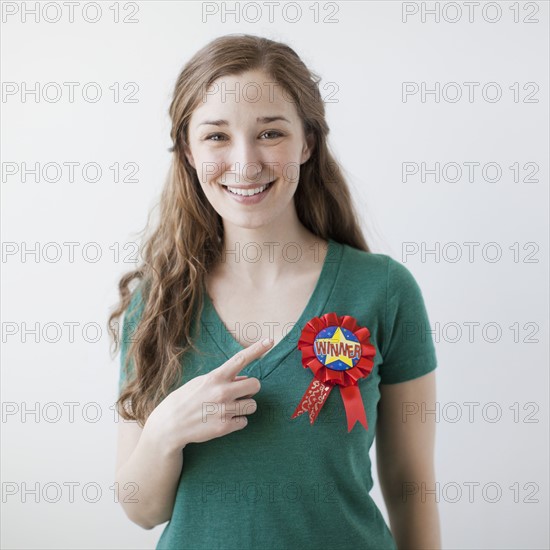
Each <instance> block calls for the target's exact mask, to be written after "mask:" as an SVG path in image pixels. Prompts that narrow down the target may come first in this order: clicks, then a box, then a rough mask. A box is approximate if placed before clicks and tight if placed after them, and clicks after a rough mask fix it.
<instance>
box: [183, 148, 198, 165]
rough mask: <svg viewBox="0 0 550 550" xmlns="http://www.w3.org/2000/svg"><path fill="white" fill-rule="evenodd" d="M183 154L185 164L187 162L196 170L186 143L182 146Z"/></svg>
mask: <svg viewBox="0 0 550 550" xmlns="http://www.w3.org/2000/svg"><path fill="white" fill-rule="evenodd" d="M183 152H184V154H185V158H186V159H187V162H189V164H190V165H191V166H192V167H193V168H194V169H195V170H196V169H197V167H196V166H195V161H194V160H193V155H192V154H191V149H190V148H189V145H187V143H185V144H184V145H183Z"/></svg>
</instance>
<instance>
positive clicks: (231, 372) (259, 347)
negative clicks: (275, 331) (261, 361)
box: [212, 338, 273, 380]
mask: <svg viewBox="0 0 550 550" xmlns="http://www.w3.org/2000/svg"><path fill="white" fill-rule="evenodd" d="M272 345H273V340H272V339H271V338H266V339H265V340H262V341H258V342H255V343H254V344H252V345H251V346H249V347H247V348H245V349H243V350H241V351H239V352H238V353H236V354H235V355H234V356H233V357H231V358H230V359H228V360H227V361H226V362H225V363H222V364H221V365H220V366H219V367H218V368H217V369H214V370H213V371H212V372H215V373H217V374H219V375H221V376H222V377H223V378H225V379H228V380H233V379H234V378H235V376H237V375H238V374H239V372H241V371H242V370H243V369H244V367H246V365H248V364H249V363H250V362H252V361H254V359H257V358H258V357H260V356H261V355H262V354H263V353H264V352H265V351H266V350H267V349H269V348H270V347H271V346H272Z"/></svg>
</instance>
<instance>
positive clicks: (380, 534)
mask: <svg viewBox="0 0 550 550" xmlns="http://www.w3.org/2000/svg"><path fill="white" fill-rule="evenodd" d="M142 308H143V303H142V302H141V301H140V293H139V291H137V292H135V293H134V296H133V297H132V302H131V304H130V306H129V308H128V310H127V314H126V315H125V317H124V322H123V335H122V343H121V361H122V362H123V361H124V358H125V354H126V349H127V346H128V343H129V341H130V338H131V332H132V328H131V327H135V326H136V323H137V322H138V321H139V317H140V315H141V311H142ZM130 312H131V314H130ZM331 312H333V313H336V315H338V316H344V315H348V316H352V317H353V318H354V319H355V320H356V322H357V325H358V326H359V327H366V328H368V330H369V332H370V337H369V339H370V343H371V344H372V345H373V346H374V348H375V355H374V358H373V361H374V364H373V367H372V370H371V372H370V373H369V374H368V376H366V377H364V378H361V379H359V380H358V382H357V385H358V389H359V391H360V394H361V398H362V402H363V405H364V409H365V413H366V420H367V424H368V429H365V428H364V426H363V425H362V424H361V423H360V422H356V423H355V425H354V426H353V428H352V429H351V431H349V432H348V425H347V419H346V409H345V408H344V403H343V397H342V395H341V393H340V388H339V386H335V387H334V388H333V389H332V390H331V392H330V393H329V395H328V397H327V398H326V401H325V402H324V404H323V406H322V408H321V409H320V411H319V413H318V416H317V418H316V419H315V422H314V423H313V424H311V423H310V419H309V416H308V414H307V413H305V414H301V415H300V416H297V417H295V418H292V416H293V413H294V411H295V409H296V407H297V405H298V404H299V403H300V401H301V400H302V397H303V395H304V393H305V392H306V390H307V388H308V386H309V384H310V382H311V381H312V379H313V374H312V371H311V370H310V369H309V368H307V369H306V368H304V367H303V365H302V353H301V351H300V349H299V348H298V341H299V339H300V335H301V333H302V329H303V328H304V327H305V326H306V325H307V323H308V321H309V320H311V319H312V318H314V317H321V316H323V315H324V314H325V313H331ZM244 323H245V321H244V320H243V324H244ZM230 328H231V327H226V326H225V325H224V323H223V322H222V320H221V319H220V317H219V315H218V313H217V312H216V309H215V308H214V305H213V303H212V301H211V299H210V298H209V296H208V294H206V293H205V299H204V306H203V308H202V312H201V321H200V333H199V334H198V335H195V336H194V338H195V343H196V345H197V347H198V349H199V353H196V352H191V351H190V352H187V353H186V354H184V356H183V359H182V362H183V378H182V381H181V383H182V384H185V383H186V382H188V381H189V380H191V379H192V378H194V377H196V376H199V375H201V374H205V373H207V372H209V371H211V370H212V369H215V368H217V367H218V366H220V365H221V364H222V363H224V362H225V361H227V360H228V359H229V358H231V357H232V356H233V355H235V353H237V352H239V351H241V350H242V349H243V347H242V346H241V345H240V344H239V343H238V341H237V340H236V339H235V338H234V337H233V335H232V334H231V331H230V330H229V329H230ZM289 328H290V327H289ZM121 364H123V363H121ZM436 366H437V359H436V353H435V347H434V343H433V339H432V335H431V332H430V324H429V319H428V315H427V311H426V307H425V303H424V299H423V296H422V292H421V290H420V288H419V286H418V284H417V282H416V280H415V279H414V277H413V275H412V274H411V272H410V271H409V270H408V268H406V267H405V266H404V265H403V264H401V263H399V262H398V261H396V260H394V259H392V258H391V257H390V256H388V255H385V254H376V253H372V252H364V251H362V250H358V249H356V248H353V247H351V246H349V245H346V244H341V243H338V242H336V241H334V240H332V239H329V240H328V250H327V255H326V257H325V260H324V263H323V266H322V270H321V274H320V276H319V279H318V281H317V284H316V286H315V289H314V291H313V294H312V295H311V297H310V300H309V302H308V304H307V306H306V308H305V310H304V311H303V312H302V314H301V316H300V318H299V320H298V321H297V322H296V323H295V324H294V325H293V326H292V328H291V329H290V330H289V331H288V332H287V333H286V336H285V337H284V338H283V339H282V340H281V341H280V342H278V343H277V345H275V346H274V347H273V348H272V349H271V350H270V351H269V352H268V353H266V354H265V355H264V356H262V357H260V358H259V359H256V360H254V361H253V362H251V363H250V364H248V365H247V366H246V367H245V368H243V370H242V371H241V372H240V374H243V375H248V376H251V377H256V378H258V379H259V380H260V382H261V389H260V391H259V392H258V393H257V394H255V395H254V396H253V399H254V400H255V401H256V403H257V410H256V411H255V412H254V413H252V414H249V415H247V418H248V425H247V426H246V427H245V428H244V429H242V430H237V431H235V432H232V433H230V434H227V435H225V436H222V437H218V438H214V439H211V440H209V441H206V442H202V443H189V444H187V445H186V447H185V448H184V449H183V451H182V452H183V454H184V461H183V468H182V472H181V475H180V477H179V480H178V486H177V493H176V497H175V502H174V508H173V513H172V517H171V519H170V521H169V522H168V523H167V524H166V526H165V528H164V531H163V532H162V534H161V537H160V540H159V541H158V545H157V549H170V550H176V549H178V550H181V549H194V550H203V549H204V550H214V549H228V550H229V549H236V550H237V549H238V550H246V549H260V548H261V549H277V550H285V549H289V550H290V549H292V550H293V549H295V548H299V549H301V550H308V549H318V548H327V549H349V550H352V549H358V548H361V549H362V550H369V549H372V550H386V549H387V550H394V549H396V544H395V541H394V538H393V536H392V534H391V532H390V530H389V528H388V525H387V524H386V522H385V520H384V518H383V516H382V514H381V512H380V510H379V508H378V507H377V506H376V504H375V502H374V501H373V499H372V498H371V496H370V491H371V489H372V487H373V479H372V473H371V461H370V456H369V451H370V448H371V446H372V443H373V441H374V436H375V430H376V419H377V405H378V401H379V399H380V390H379V384H395V383H399V382H406V381H407V380H412V379H414V378H418V377H420V376H423V375H425V374H427V373H429V372H431V371H433V370H434V369H435V368H436ZM124 379H125V375H124V372H123V370H122V368H121V371H120V381H119V390H120V388H121V387H122V384H123V382H124Z"/></svg>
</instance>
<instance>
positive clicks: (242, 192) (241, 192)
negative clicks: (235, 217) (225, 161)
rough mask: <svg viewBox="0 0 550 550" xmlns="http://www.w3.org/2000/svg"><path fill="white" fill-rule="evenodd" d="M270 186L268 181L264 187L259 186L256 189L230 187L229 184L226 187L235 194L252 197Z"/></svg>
mask: <svg viewBox="0 0 550 550" xmlns="http://www.w3.org/2000/svg"><path fill="white" fill-rule="evenodd" d="M268 186H269V183H266V184H265V185H263V186H262V187H257V188H256V189H237V188H235V187H228V186H226V187H227V189H228V190H229V191H230V192H231V193H233V194H234V195H241V196H242V197H251V196H252V195H257V194H258V193H261V192H262V191H265V190H266V189H267V187H268Z"/></svg>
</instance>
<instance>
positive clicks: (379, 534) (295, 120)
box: [109, 35, 440, 550]
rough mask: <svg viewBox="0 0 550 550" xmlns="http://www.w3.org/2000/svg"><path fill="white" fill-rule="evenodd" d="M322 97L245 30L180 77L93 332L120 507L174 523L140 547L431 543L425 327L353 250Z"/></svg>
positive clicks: (400, 283) (397, 267)
mask: <svg viewBox="0 0 550 550" xmlns="http://www.w3.org/2000/svg"><path fill="white" fill-rule="evenodd" d="M318 82H319V79H318V77H317V76H316V75H315V74H314V73H312V72H310V71H309V70H308V69H307V67H306V66H305V65H304V64H303V62H302V61H301V60H300V58H299V57H298V55H297V54H296V53H295V52H294V51H293V50H292V49H291V48H289V47H288V46H286V45H284V44H281V43H278V42H274V41H271V40H268V39H265V38H260V37H256V36H251V35H228V36H223V37H221V38H218V39H216V40H214V41H212V42H211V43H209V44H208V45H207V46H205V47H204V48H203V49H201V50H200V51H199V52H198V53H196V54H195V56H194V57H193V58H192V59H191V60H190V61H189V62H188V63H187V65H186V66H185V67H184V69H183V71H182V72H181V74H180V75H179V78H178V80H177V83H176V87H175V91H174V96H173V100H172V103H171V106H170V116H171V119H172V131H171V137H172V140H173V148H172V152H173V162H172V166H171V171H170V175H169V178H168V181H167V184H166V187H165V189H164V191H163V193H162V197H161V202H160V206H161V212H160V214H161V219H160V223H159V224H158V227H157V228H156V229H155V231H154V232H153V233H152V235H151V236H150V237H148V239H147V241H146V243H145V246H144V249H143V250H144V253H143V264H142V265H141V266H140V267H139V268H138V269H136V270H135V271H132V272H131V273H128V274H127V275H125V276H124V277H123V278H122V279H121V281H120V284H119V288H120V295H121V303H120V305H119V307H118V308H117V309H116V310H115V311H113V313H112V314H111V316H110V319H109V325H110V326H112V327H113V328H112V334H113V336H114V338H115V341H116V342H118V336H117V332H116V331H115V330H114V324H113V325H112V321H113V320H115V319H117V318H119V317H120V316H121V315H122V314H123V313H125V315H124V322H123V329H122V340H121V378H120V396H119V399H118V401H117V405H118V406H119V410H120V414H121V415H122V417H123V418H124V419H126V420H130V421H131V422H120V423H119V440H118V454H117V464H116V481H117V482H118V487H119V491H120V493H119V499H120V502H121V504H122V506H123V508H124V510H125V512H126V513H127V515H128V517H129V518H130V519H131V520H132V521H134V522H135V523H137V524H138V525H140V526H142V527H143V528H145V529H151V528H152V527H154V526H156V525H159V524H161V523H164V522H166V521H169V523H168V524H167V526H166V527H165V529H164V531H163V533H162V536H161V538H160V540H159V543H158V546H157V548H170V549H176V548H177V549H182V548H193V549H202V548H204V549H209V550H210V549H213V548H238V549H240V550H244V549H248V548H250V549H252V548H262V549H268V548H277V549H286V548H301V549H309V548H342V549H348V548H363V549H367V548H368V549H377V550H381V549H394V548H400V549H403V548H407V549H408V548H439V545H440V538H439V537H440V535H439V520H438V512H437V508H436V504H435V498H434V495H433V494H431V493H430V492H429V491H433V490H434V488H435V477H434V465H433V452H434V432H435V426H434V423H433V420H432V419H433V416H431V415H429V414H428V415H425V414H420V412H419V411H421V410H422V411H423V410H425V409H430V408H431V409H433V407H434V402H435V378H434V377H435V372H434V370H435V368H436V363H437V362H436V355H435V350H434V345H433V342H432V339H431V335H430V333H429V332H428V330H429V327H428V324H429V323H428V316H427V312H426V309H425V306H424V301H423V297H422V293H421V291H420V289H419V287H418V285H417V283H416V281H415V279H414V278H413V276H412V275H411V273H410V272H409V271H408V270H407V269H406V268H405V267H404V266H403V265H402V264H401V263H399V262H397V261H396V260H393V259H392V258H391V257H389V256H387V255H384V254H375V253H372V252H371V251H370V250H369V248H368V246H367V244H366V242H365V239H364V237H363V235H362V232H361V229H360V226H359V222H358V218H357V215H356V213H355V211H354V207H353V202H352V198H351V196H350V192H349V189H348V187H347V184H346V181H345V179H344V177H343V176H342V173H341V171H340V169H339V167H338V165H337V163H336V162H335V160H334V157H333V156H332V155H331V153H330V151H329V148H328V145H327V134H328V131H329V129H328V126H327V123H326V120H325V111H324V105H323V101H322V99H321V97H320V93H319V88H318ZM134 279H137V281H138V284H137V285H136V288H135V289H134V290H133V291H130V289H129V286H130V283H131V282H132V280H134ZM266 340H267V345H266V344H265V343H264V342H265V341H266ZM302 413H305V414H302ZM375 431H376V433H377V435H378V438H377V445H376V450H377V464H378V473H379V479H380V485H381V489H382V492H383V495H384V498H385V502H386V505H387V509H388V514H389V518H390V526H391V531H390V528H389V527H388V526H387V525H386V523H385V521H384V519H383V517H382V515H381V513H380V510H379V509H378V508H377V506H376V505H375V503H374V501H373V500H372V498H371V497H370V495H369V492H370V490H371V489H372V486H373V481H372V476H371V462H370V458H369V449H370V447H371V445H372V443H373V440H374V435H375Z"/></svg>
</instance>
